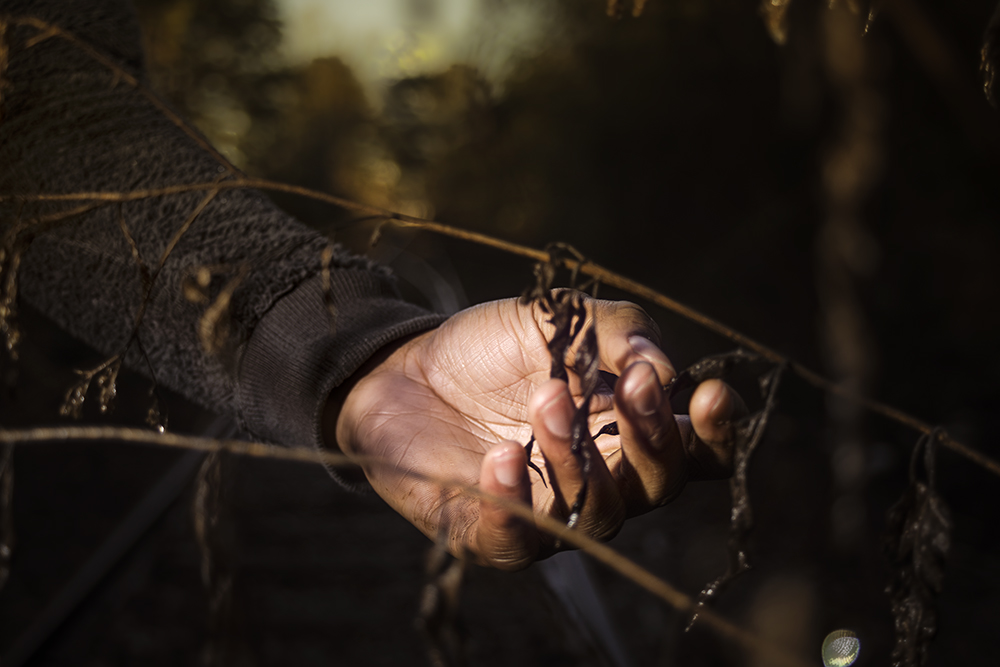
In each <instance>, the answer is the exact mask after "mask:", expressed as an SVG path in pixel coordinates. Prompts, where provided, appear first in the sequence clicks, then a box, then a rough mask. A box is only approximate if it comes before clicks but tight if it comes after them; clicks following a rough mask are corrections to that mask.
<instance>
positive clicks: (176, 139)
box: [0, 0, 443, 446]
mask: <svg viewBox="0 0 1000 667" xmlns="http://www.w3.org/2000/svg"><path fill="white" fill-rule="evenodd" d="M2 15H6V16H8V17H16V16H34V17H37V18H41V19H43V20H45V21H47V22H50V23H52V24H56V25H58V26H60V27H61V28H64V29H65V30H67V31H70V32H72V33H73V34H74V35H76V36H78V37H80V38H81V39H83V40H85V41H86V42H87V43H89V44H91V45H93V46H94V47H95V48H96V49H98V50H99V51H100V52H102V53H104V54H106V55H107V56H108V57H110V58H112V59H113V60H114V61H115V62H117V63H119V64H120V65H121V66H122V67H123V68H124V69H126V71H128V72H130V73H131V74H133V75H134V76H136V77H139V78H141V77H142V68H143V62H142V61H143V56H142V48H141V45H140V40H139V32H138V27H137V23H136V20H135V16H134V13H133V11H132V10H131V8H130V7H129V6H128V5H127V4H126V3H125V2H123V1H122V0H101V1H97V0H91V1H90V2H87V1H83V0H75V1H70V0H33V1H26V0H0V16H2ZM38 34H39V30H38V29H37V28H34V27H29V26H22V25H17V24H16V23H14V22H8V25H7V26H6V30H5V33H4V34H3V38H2V44H3V47H6V53H7V63H6V66H5V67H4V66H3V65H2V62H3V57H2V56H0V81H2V84H0V85H2V88H0V91H2V92H0V195H3V196H4V199H3V201H2V202H0V232H2V234H3V242H4V247H5V249H6V251H7V252H6V254H5V259H4V260H3V262H4V263H3V264H2V265H0V266H2V268H3V270H4V272H5V274H8V275H9V273H10V270H11V267H12V260H13V258H15V257H16V256H17V255H18V253H19V251H24V252H23V261H22V262H21V263H20V268H19V270H18V272H17V276H18V282H17V284H18V287H19V294H20V296H21V297H22V298H23V299H25V300H26V301H28V302H29V303H31V304H32V305H33V306H34V307H36V308H37V309H39V310H40V311H42V313H44V314H45V315H47V316H48V317H49V318H50V319H52V320H54V321H55V322H56V323H58V324H59V325H60V326H62V327H64V328H65V329H66V330H68V331H69V332H70V333H72V334H74V335H75V336H77V337H78V338H80V339H82V340H84V341H85V342H87V343H89V344H90V345H91V346H93V347H94V348H96V349H98V350H99V351H101V352H103V353H105V354H108V355H112V354H115V353H117V352H119V351H120V350H121V349H122V348H123V346H124V345H125V344H126V342H127V341H128V340H129V338H130V336H131V334H132V331H133V326H134V321H135V317H136V313H137V312H138V311H139V309H140V306H141V303H142V301H143V292H144V287H143V281H142V278H141V275H140V272H139V269H138V267H137V264H136V262H135V260H134V259H133V256H132V250H131V248H130V245H129V243H128V242H127V241H126V238H125V235H124V234H123V233H122V230H121V228H120V223H119V218H120V217H123V218H124V220H125V222H126V224H127V226H128V228H129V230H130V232H131V234H132V235H133V237H134V239H135V242H136V245H137V247H138V250H139V252H140V254H141V257H142V259H143V261H144V262H145V264H146V265H147V266H149V267H150V268H151V269H153V268H155V266H156V264H157V262H158V261H159V258H160V256H161V255H162V254H163V252H164V249H165V248H166V247H167V245H168V243H169V242H170V239H171V237H173V236H174V235H175V234H176V232H177V230H178V229H179V228H180V227H181V225H182V224H183V223H184V221H185V219H187V218H188V217H189V215H191V213H192V211H193V210H194V209H195V207H196V206H197V205H198V204H199V202H200V201H201V200H202V199H203V198H204V197H205V195H206V193H205V192H188V193H183V194H176V195H172V196H164V197H158V198H152V199H144V200H139V201H134V202H129V203H126V204H123V205H119V204H112V205H105V206H101V207H99V208H97V209H95V210H92V211H90V212H87V213H85V214H82V215H76V216H74V217H72V218H69V219H67V220H65V221H64V222H61V223H59V224H56V225H49V224H40V223H39V221H40V220H44V219H45V217H46V216H51V215H52V214H54V213H57V212H59V211H64V210H66V209H68V208H72V207H76V206H79V205H80V202H45V203H36V202H25V201H18V200H17V199H16V198H15V199H11V198H10V197H9V195H17V194H34V193H72V192H81V191H110V192H122V191H135V190H141V189H150V188H160V187H164V186H170V185H177V184H186V183H194V182H205V181H212V180H214V179H217V178H220V177H222V176H225V170H224V169H223V168H222V167H220V165H219V163H218V162H217V161H216V160H215V159H214V158H212V157H211V156H210V155H209V154H208V153H206V151H204V150H203V149H202V148H200V147H199V146H198V145H197V143H196V142H195V141H194V140H193V139H192V138H191V137H189V136H187V135H186V134H184V133H183V132H182V131H181V130H180V129H178V128H177V127H176V126H175V125H174V124H173V123H172V122H171V121H170V120H168V119H167V118H166V117H165V116H164V115H163V113H161V111H160V110H158V109H157V108H156V107H155V106H154V105H153V104H152V103H151V102H150V101H149V100H148V99H147V98H146V97H145V96H143V95H142V94H141V93H140V92H139V91H137V90H136V89H135V88H133V87H131V86H129V85H127V84H126V83H124V82H122V81H116V80H115V79H116V78H115V77H114V76H113V74H112V73H111V72H110V71H109V70H108V68H107V67H105V66H103V65H101V64H99V63H98V62H96V61H95V60H94V59H92V58H90V57H88V56H87V55H85V54H84V53H83V52H81V51H80V49H78V48H77V47H75V46H74V45H72V44H70V43H69V42H67V41H66V40H63V39H61V38H59V37H51V38H49V39H45V40H43V41H40V42H38V43H36V44H31V42H30V40H31V39H32V38H33V37H36V36H37V35H38ZM0 53H2V48H0ZM328 245H329V242H328V240H327V239H326V238H325V237H323V236H321V235H319V234H317V233H316V232H314V231H312V230H310V229H308V228H307V227H305V226H304V225H302V224H301V223H299V222H297V221H296V220H294V219H292V218H290V217H289V216H287V215H286V214H284V213H283V212H281V211H280V210H279V209H278V208H276V207H275V206H274V205H273V204H272V203H271V202H270V201H269V200H268V199H267V198H265V197H264V196H263V195H262V194H260V193H259V192H256V191H252V190H236V189H233V190H223V191H221V192H220V193H219V194H218V195H217V196H216V197H215V198H214V199H213V200H212V201H211V202H210V203H209V204H208V205H207V206H206V207H205V208H204V210H203V211H202V213H201V214H200V215H199V216H198V217H197V218H196V220H195V222H194V223H193V225H192V226H191V228H190V230H189V231H188V232H187V233H186V234H185V235H184V236H183V237H182V238H181V240H180V242H179V243H178V244H177V246H176V248H175V249H174V251H173V252H172V254H171V255H170V257H169V259H168V260H167V261H166V264H165V265H164V267H163V270H162V272H161V274H160V275H159V276H158V278H157V279H156V282H155V286H154V289H153V291H152V299H151V300H150V302H149V305H148V309H147V312H146V313H145V317H144V319H143V322H142V324H141V326H140V328H139V329H138V332H139V334H138V338H139V342H140V343H141V347H142V348H143V349H144V350H145V352H146V353H147V355H148V358H149V362H150V364H151V366H152V369H153V371H154V372H155V375H156V378H157V380H158V381H159V382H160V383H161V384H163V385H165V386H167V387H169V388H171V389H173V390H176V391H178V392H180V393H182V394H184V395H186V396H188V397H189V398H191V399H193V400H195V401H197V402H199V403H201V404H202V405H204V406H206V407H208V408H210V409H213V410H216V411H220V412H228V413H230V414H234V415H237V416H238V418H239V420H240V421H241V423H242V425H243V426H244V428H245V429H246V430H248V431H249V432H251V433H253V434H255V435H256V436H258V437H260V438H263V439H267V440H270V441H274V442H279V443H283V444H289V445H307V446H308V445H313V446H315V445H318V444H320V426H319V418H320V415H321V411H322V406H323V403H324V401H325V400H326V398H327V396H328V395H329V393H330V391H331V390H332V389H333V388H334V387H336V386H337V385H338V384H339V383H340V382H342V381H343V380H344V379H346V378H347V377H348V376H349V375H350V374H351V373H352V372H354V371H355V370H356V369H357V368H358V367H359V366H361V364H362V363H363V362H364V361H365V360H366V359H368V358H369V357H370V356H371V355H372V354H373V353H374V352H376V351H377V350H378V349H379V348H381V347H382V346H384V345H386V344H388V343H390V342H392V341H394V340H397V339H399V338H401V337H403V336H406V335H408V334H411V333H415V332H418V331H421V330H425V329H428V328H431V327H433V326H436V325H437V324H439V323H440V322H441V321H442V320H443V317H442V316H440V315H436V314H433V313H430V312H427V311H425V310H423V309H421V308H419V307H417V306H414V305H412V304H408V303H406V302H404V301H402V300H400V299H399V298H398V296H397V293H396V290H395V287H394V284H393V280H392V277H391V276H390V274H389V273H388V271H387V270H386V269H384V268H382V267H379V266H377V265H375V264H373V263H371V262H369V261H368V260H366V259H363V258H359V257H356V256H352V255H350V254H348V253H346V252H344V251H343V250H341V249H340V248H337V247H336V246H334V253H333V260H332V262H331V272H330V278H331V287H332V289H331V290H330V292H329V294H331V295H332V297H333V306H334V311H335V316H331V315H330V312H329V310H328V309H327V307H326V304H325V303H324V296H323V295H324V290H323V288H322V284H321V278H320V270H321V254H322V252H323V250H324V248H326V247H327V246H328ZM199 267H213V275H214V278H213V281H212V283H211V285H210V288H209V291H210V293H211V294H210V296H214V295H215V294H218V293H219V292H220V290H221V289H222V287H223V286H224V285H225V284H226V283H227V282H228V281H229V280H230V279H232V278H233V277H234V276H235V275H236V274H237V273H238V271H239V268H240V267H249V269H250V272H249V274H248V275H247V276H246V278H245V279H244V280H243V281H242V282H241V283H240V285H239V287H238V288H237V289H236V291H235V293H234V294H233V297H232V300H231V303H230V304H229V309H228V313H229V324H228V331H229V334H228V337H227V339H226V340H227V344H226V345H225V352H224V353H222V354H207V353H206V352H205V351H204V350H203V348H202V345H201V343H200V341H199V337H198V333H197V330H198V323H199V319H200V318H201V317H202V315H203V313H204V312H205V308H206V305H205V304H204V303H201V304H199V303H194V302H191V301H189V300H187V299H186V298H185V297H184V294H183V291H182V280H183V279H184V278H185V276H189V275H191V274H192V272H194V271H196V270H197V269H198V268H199ZM126 365H129V366H132V367H134V368H136V369H138V370H140V371H144V370H145V369H144V367H145V365H146V363H145V361H143V360H142V357H141V356H140V355H139V345H137V344H135V343H133V344H132V346H131V351H130V353H129V355H128V357H127V358H126Z"/></svg>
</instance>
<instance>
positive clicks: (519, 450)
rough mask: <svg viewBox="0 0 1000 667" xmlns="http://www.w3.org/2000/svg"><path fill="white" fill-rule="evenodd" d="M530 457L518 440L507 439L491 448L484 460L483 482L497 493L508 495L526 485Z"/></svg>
mask: <svg viewBox="0 0 1000 667" xmlns="http://www.w3.org/2000/svg"><path fill="white" fill-rule="evenodd" d="M527 465H528V457H527V454H526V453H525V451H524V448H523V447H521V445H519V444H518V443H516V442H513V441H509V440H508V441H506V442H502V443H500V444H499V445H496V446H495V447H494V448H493V449H491V450H490V451H489V452H488V453H487V454H486V457H485V458H484V460H483V475H482V484H483V486H484V489H485V487H486V486H487V485H488V486H489V487H490V488H489V491H490V492H492V493H495V494H496V495H502V496H508V495H511V492H512V491H514V492H515V495H519V494H517V493H516V492H517V491H518V490H519V489H520V488H521V487H522V486H523V485H524V483H525V482H526V477H527Z"/></svg>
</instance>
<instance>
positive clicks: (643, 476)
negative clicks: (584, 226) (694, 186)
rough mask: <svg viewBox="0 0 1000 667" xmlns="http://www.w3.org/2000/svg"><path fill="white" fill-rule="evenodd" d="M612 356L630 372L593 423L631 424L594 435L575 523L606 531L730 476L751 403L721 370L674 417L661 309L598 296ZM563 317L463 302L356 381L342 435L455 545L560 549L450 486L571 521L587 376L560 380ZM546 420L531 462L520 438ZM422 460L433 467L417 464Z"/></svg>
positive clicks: (599, 399) (376, 478)
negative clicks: (575, 419)
mask: <svg viewBox="0 0 1000 667" xmlns="http://www.w3.org/2000/svg"><path fill="white" fill-rule="evenodd" d="M586 305H587V309H588V312H589V313H590V316H591V318H592V319H593V321H594V323H595V326H596V332H597V338H598V344H599V349H600V361H601V369H602V370H604V371H607V372H608V373H611V374H613V375H617V376H620V377H619V380H618V381H617V383H616V387H615V389H614V390H613V391H612V389H611V388H610V387H606V388H603V390H599V391H598V392H597V394H595V396H594V397H593V400H592V401H591V409H590V412H591V414H590V425H591V433H595V432H596V431H597V430H598V429H599V428H600V427H601V426H602V425H604V424H606V423H609V422H612V421H617V422H618V426H619V431H620V435H606V436H601V437H599V438H598V439H597V440H596V441H594V440H588V442H587V445H586V446H587V447H590V448H591V454H592V456H591V460H592V461H593V463H592V465H591V470H590V473H589V491H588V494H587V500H586V503H585V504H584V506H583V511H582V514H581V518H580V522H579V524H578V527H579V528H580V530H583V531H585V532H587V533H588V534H590V535H591V536H593V537H596V538H598V539H608V538H610V537H612V536H614V534H615V533H617V532H618V530H619V528H620V527H621V525H622V523H623V522H624V520H625V519H626V518H627V517H629V516H634V515H636V514H640V513H642V512H645V511H648V510H649V509H651V508H653V507H656V506H659V505H662V504H664V503H666V502H668V501H669V500H671V499H673V498H674V497H675V496H676V495H677V494H678V493H679V492H680V491H681V489H682V488H683V486H684V484H685V483H686V481H688V480H689V479H695V478H700V477H717V476H721V475H725V474H727V472H728V469H729V468H730V466H731V459H732V456H731V446H730V445H731V442H730V441H731V428H730V426H729V419H730V416H731V414H732V413H733V412H734V410H739V409H741V408H742V403H741V401H740V399H739V397H738V396H736V395H735V394H734V393H733V392H732V391H731V390H730V389H729V388H728V387H726V385H724V384H723V383H722V382H719V381H717V380H712V381H708V382H705V383H703V384H702V385H701V386H699V387H698V389H697V390H696V391H695V393H694V395H693V396H692V399H691V406H690V410H691V417H690V419H689V418H688V417H683V416H680V417H675V416H674V415H673V412H672V410H671V407H670V403H669V401H667V400H666V397H665V394H664V391H663V389H662V387H663V385H666V384H667V383H668V382H669V381H670V379H671V378H672V377H673V375H674V369H673V367H672V366H671V364H670V362H669V360H668V359H667V357H666V356H665V355H664V354H663V352H661V351H660V349H659V348H658V347H657V345H656V341H658V340H659V333H658V331H657V330H656V326H655V324H654V323H653V322H652V320H651V319H650V318H649V317H648V316H647V315H646V314H645V312H643V311H642V309H640V308H639V307H638V306H635V305H634V304H631V303H628V302H612V301H597V300H591V299H588V300H586ZM552 329H553V327H552V325H550V324H549V323H548V322H547V317H546V315H545V314H544V313H543V312H542V311H541V309H540V308H539V307H537V306H536V305H523V304H520V303H518V301H517V300H516V299H508V300H503V301H494V302H490V303H486V304H482V305H479V306H475V307H473V308H469V309H467V310H464V311H462V312H460V313H458V314H456V315H454V316H453V317H451V318H450V319H449V320H448V321H446V322H445V323H444V324H443V325H442V326H441V327H439V328H438V329H435V330H433V331H429V332H426V333H424V334H421V335H419V336H417V337H415V338H412V339H410V340H408V341H406V342H405V343H403V344H402V345H401V346H400V347H398V348H397V349H395V350H394V351H392V353H391V354H389V355H388V356H387V357H386V358H384V359H382V360H380V362H379V363H378V364H377V365H376V366H375V367H374V368H373V369H371V370H370V371H368V372H367V373H366V374H365V375H364V376H363V377H362V378H361V379H360V380H359V381H358V382H357V383H356V384H355V385H354V386H353V387H352V388H351V390H350V393H349V394H348V396H347V398H346V400H345V402H344V405H343V409H342V410H341V411H340V414H339V418H338V420H337V423H336V438H337V442H338V444H339V446H340V447H341V449H342V450H343V451H344V452H345V453H347V454H348V455H354V456H358V457H359V458H360V459H361V460H362V461H363V468H364V471H365V474H366V475H367V477H368V479H369V481H370V482H371V484H372V486H373V487H374V489H375V491H376V492H378V493H379V495H381V496H382V497H383V498H384V499H385V500H386V501H387V502H389V504H390V505H392V506H393V507H394V508H395V509H396V510H397V511H398V512H399V513H400V514H402V515H403V516H404V517H406V518H407V519H408V520H410V521H411V522H412V523H413V524H414V525H416V526H417V527H418V528H420V529H421V530H422V531H423V532H424V533H426V534H427V535H428V536H430V537H432V538H433V537H436V536H438V535H439V533H440V531H442V530H445V531H447V536H448V540H449V546H450V548H451V549H452V551H453V552H456V553H457V552H458V551H460V550H462V549H469V550H471V551H472V552H473V553H474V554H475V555H476V556H477V557H478V558H479V560H480V561H482V562H484V563H488V564H491V565H494V566H496V567H502V568H507V569H510V568H517V567H523V566H525V565H527V564H528V563H530V562H532V561H533V560H535V559H537V558H539V557H544V556H545V555H548V554H549V553H551V552H552V550H553V546H554V544H553V539H552V538H551V537H549V536H547V535H546V534H544V533H541V532H540V531H538V530H536V529H535V527H534V526H533V525H527V524H526V523H525V522H524V521H521V520H518V519H516V518H514V517H513V516H511V515H510V514H509V513H508V512H506V511H504V510H502V509H501V508H499V507H496V506H494V505H492V504H489V503H480V501H479V500H478V499H476V498H473V497H470V496H468V495H464V494H462V493H460V492H459V491H458V490H455V489H454V488H451V489H449V488H447V487H446V486H442V485H439V484H437V483H435V482H432V481H428V477H432V478H434V479H438V480H457V481H460V482H464V483H466V484H477V483H478V484H479V485H480V486H481V487H482V488H483V490H485V491H488V492H490V493H493V494H496V495H498V496H501V497H505V498H509V499H512V500H520V501H523V502H525V503H527V504H529V505H531V506H532V507H533V509H534V511H535V512H536V513H538V514H547V515H550V516H555V517H557V518H559V519H562V520H565V518H566V517H567V516H568V508H569V507H570V506H571V505H572V504H573V501H574V500H575V498H576V495H577V491H578V490H579V488H580V485H581V481H582V480H581V468H580V465H579V462H578V460H577V459H576V457H575V456H574V455H573V454H572V452H571V451H570V445H571V441H570V421H571V419H572V414H573V410H574V405H575V404H574V401H575V400H576V401H578V400H579V398H580V396H579V387H578V386H576V385H577V382H576V378H575V377H574V376H572V374H571V376H570V384H569V386H567V384H566V383H565V382H562V381H561V380H551V379H549V369H550V367H551V362H550V357H549V353H548V349H547V346H546V341H547V338H548V336H549V335H551V333H552ZM532 434H534V436H535V438H536V440H537V443H538V447H536V448H535V450H534V452H533V454H532V459H533V463H534V464H535V465H536V466H537V467H538V468H539V469H540V470H541V471H542V472H543V474H542V475H540V474H539V473H538V472H536V471H534V470H531V469H529V467H528V466H527V463H528V460H527V456H526V453H525V450H524V448H523V445H524V444H525V443H527V442H528V440H529V438H530V437H531V435H532ZM412 472H417V473H421V475H412V474H407V473H412Z"/></svg>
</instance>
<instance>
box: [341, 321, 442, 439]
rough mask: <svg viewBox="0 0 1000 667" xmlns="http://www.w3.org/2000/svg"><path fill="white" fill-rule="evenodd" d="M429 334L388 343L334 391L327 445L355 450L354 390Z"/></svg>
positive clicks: (417, 334)
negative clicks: (351, 405) (352, 435)
mask: <svg viewBox="0 0 1000 667" xmlns="http://www.w3.org/2000/svg"><path fill="white" fill-rule="evenodd" d="M432 331H433V330H432ZM429 333H430V332H428V331H422V332H419V333H415V334H410V335H408V336H404V337H403V338H400V339H398V340H395V341H393V342H391V343H389V344H388V345H385V346H384V347H382V348H380V349H379V350H378V351H377V352H376V353H375V354H373V355H372V356H371V357H369V358H368V360H367V361H366V362H365V363H363V364H362V365H361V366H360V367H359V368H358V369H357V370H356V371H354V373H352V374H351V375H350V376H349V377H348V378H347V379H346V380H344V381H343V382H341V383H340V385H338V386H337V387H335V388H334V389H333V391H331V392H330V395H329V396H328V397H327V399H326V404H325V405H324V407H323V418H322V419H323V423H322V435H323V447H324V448H326V449H328V450H330V451H335V452H341V453H344V454H350V453H351V451H352V448H351V447H350V433H351V432H352V428H351V424H352V423H353V421H354V420H353V419H352V418H351V415H350V413H349V398H350V396H351V392H352V391H354V389H355V388H356V387H357V386H358V384H359V383H360V382H361V381H362V380H364V378H366V377H367V376H369V375H371V374H372V373H374V372H375V371H376V370H378V369H380V368H382V367H383V366H386V365H387V364H388V363H389V362H390V359H393V358H394V357H396V356H397V355H399V354H402V353H403V352H404V350H403V348H407V347H409V346H410V345H411V344H413V343H414V342H415V341H416V339H418V338H421V337H423V336H426V335H427V334H429ZM345 407H348V411H345ZM342 445H343V446H342Z"/></svg>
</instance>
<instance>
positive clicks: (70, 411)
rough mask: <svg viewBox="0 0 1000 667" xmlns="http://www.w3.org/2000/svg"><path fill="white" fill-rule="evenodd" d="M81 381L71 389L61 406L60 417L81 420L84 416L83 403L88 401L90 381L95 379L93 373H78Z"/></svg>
mask: <svg viewBox="0 0 1000 667" xmlns="http://www.w3.org/2000/svg"><path fill="white" fill-rule="evenodd" d="M77 374H78V375H79V376H80V379H79V380H78V381H77V382H76V384H74V385H73V386H72V387H70V388H69V391H67V392H66V396H65V398H63V402H62V405H60V406H59V416H60V417H70V418H71V419H79V418H80V417H82V416H83V403H84V401H86V400H87V391H88V390H89V389H90V381H91V380H93V379H94V373H93V372H92V371H77Z"/></svg>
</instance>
